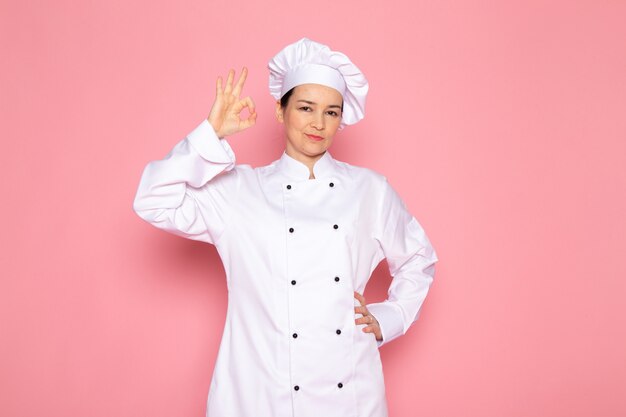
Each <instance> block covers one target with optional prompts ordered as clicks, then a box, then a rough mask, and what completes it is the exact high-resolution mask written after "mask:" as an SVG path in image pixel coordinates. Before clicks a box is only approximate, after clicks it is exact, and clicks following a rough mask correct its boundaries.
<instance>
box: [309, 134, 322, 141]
mask: <svg viewBox="0 0 626 417" xmlns="http://www.w3.org/2000/svg"><path fill="white" fill-rule="evenodd" d="M305 135H306V137H307V138H309V139H311V140H314V141H316V142H319V141H322V140H324V138H323V137H321V136H316V135H309V134H308V133H305Z"/></svg>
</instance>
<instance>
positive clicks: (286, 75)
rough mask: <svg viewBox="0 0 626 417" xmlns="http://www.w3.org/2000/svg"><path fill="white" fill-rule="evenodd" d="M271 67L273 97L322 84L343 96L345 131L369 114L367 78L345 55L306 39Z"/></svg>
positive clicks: (301, 40)
mask: <svg viewBox="0 0 626 417" xmlns="http://www.w3.org/2000/svg"><path fill="white" fill-rule="evenodd" d="M268 67H269V70H270V94H271V95H272V97H274V98H275V99H276V100H280V99H281V97H282V96H284V95H285V93H287V92H288V91H289V90H291V89H292V88H294V87H296V86H298V85H301V84H321V85H325V86H327V87H331V88H334V89H335V90H337V91H339V92H340V93H341V95H342V97H343V115H342V118H341V125H340V127H341V128H343V127H344V126H345V125H352V124H355V123H356V122H358V121H359V120H361V119H362V118H363V116H364V115H365V98H366V96H367V90H368V88H369V87H368V83H367V79H366V78H365V76H364V75H363V73H361V71H360V70H359V69H358V68H357V67H356V65H354V64H353V63H352V62H351V61H350V59H349V58H348V57H347V56H345V55H344V54H342V53H341V52H337V51H331V50H330V48H329V47H328V46H326V45H322V44H321V43H317V42H314V41H312V40H310V39H307V38H302V39H300V40H299V41H298V42H296V43H292V44H291V45H287V46H286V47H285V48H284V49H283V50H282V51H280V52H279V53H278V54H276V56H275V57H274V58H272V59H271V60H270V62H269V64H268Z"/></svg>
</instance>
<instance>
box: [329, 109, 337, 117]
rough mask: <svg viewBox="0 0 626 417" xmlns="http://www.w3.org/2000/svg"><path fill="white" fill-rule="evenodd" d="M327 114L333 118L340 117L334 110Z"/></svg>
mask: <svg viewBox="0 0 626 417" xmlns="http://www.w3.org/2000/svg"><path fill="white" fill-rule="evenodd" d="M326 113H327V114H329V115H330V116H332V117H338V116H339V113H337V112H336V111H334V110H328V111H327V112H326Z"/></svg>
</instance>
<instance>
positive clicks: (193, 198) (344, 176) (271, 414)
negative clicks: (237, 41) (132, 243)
mask: <svg viewBox="0 0 626 417" xmlns="http://www.w3.org/2000/svg"><path fill="white" fill-rule="evenodd" d="M314 174H315V179H309V170H308V168H307V167H306V166H305V165H304V164H302V163H300V162H298V161H296V160H295V159H292V158H291V157H289V156H288V155H287V154H285V153H283V154H282V156H281V157H280V159H278V160H277V161H274V162H273V163H271V164H269V165H267V166H263V167H260V168H252V167H250V166H249V165H236V164H235V155H234V153H233V151H232V149H231V148H230V146H229V144H228V142H227V141H226V140H225V139H219V138H218V137H217V136H216V135H215V132H214V131H213V129H212V127H211V125H210V124H209V123H208V121H206V120H204V121H202V123H201V124H200V125H199V126H198V127H197V128H196V129H194V130H193V131H192V132H191V133H190V134H189V135H188V136H187V137H186V138H185V139H183V140H182V141H181V142H179V143H178V144H177V145H176V146H175V147H174V148H173V149H172V151H171V152H170V153H169V154H168V155H167V157H166V158H165V159H163V160H160V161H153V162H150V163H149V164H148V165H147V166H146V168H145V170H144V172H143V175H142V177H141V181H140V184H139V187H138V190H137V195H136V197H135V202H134V209H135V211H136V212H137V214H138V215H139V216H141V217H142V218H143V219H144V220H146V221H148V222H150V223H152V224H153V225H154V226H156V227H158V228H161V229H163V230H166V231H168V232H171V233H174V234H177V235H180V236H184V237H186V238H189V239H194V240H199V241H204V242H208V243H212V244H214V245H215V246H216V248H217V251H218V253H219V255H220V257H221V259H222V262H223V264H224V269H225V272H226V279H227V285H228V310H227V315H226V323H225V327H224V334H223V337H222V341H221V345H220V349H219V353H218V357H217V361H216V364H215V369H214V373H213V378H212V381H211V387H210V391H209V396H208V402H207V416H208V417H226V416H229V417H250V416H255V417H320V416H324V417H384V416H387V405H386V401H385V386H384V380H383V373H382V365H381V361H380V356H379V352H378V347H379V346H382V345H384V344H386V343H389V342H390V341H392V340H394V339H395V338H397V337H399V336H401V335H402V334H404V333H405V332H406V331H407V329H408V328H409V326H410V325H411V324H412V323H413V322H414V321H415V320H416V319H417V316H418V313H419V311H420V308H421V305H422V303H423V301H424V298H425V297H426V294H427V292H428V289H429V286H430V285H431V283H432V280H433V276H434V265H435V262H437V255H436V253H435V251H434V249H433V247H432V246H431V244H430V242H429V240H428V238H427V236H426V234H425V233H424V230H423V229H422V227H421V226H420V224H419V223H418V222H417V220H416V219H415V218H414V217H413V216H412V215H411V214H410V213H409V212H408V211H407V209H406V207H405V205H404V204H403V202H402V200H401V199H400V197H399V196H398V194H397V193H396V192H395V191H394V190H393V188H392V187H391V186H390V185H389V184H388V182H387V181H386V179H385V178H384V177H383V176H381V175H380V174H377V173H376V172H374V171H372V170H369V169H365V168H360V167H356V166H352V165H349V164H347V163H344V162H340V161H336V160H334V159H333V158H332V157H331V155H330V153H329V152H328V151H327V152H326V153H325V154H324V156H323V157H322V158H321V159H319V160H318V161H317V163H316V164H315V166H314ZM331 184H332V186H331ZM335 225H336V226H337V227H336V228H335ZM290 228H292V229H293V232H290ZM384 258H387V262H388V265H389V270H390V273H391V275H392V276H393V280H392V282H391V285H390V287H389V297H388V299H387V300H386V301H384V302H381V303H372V304H369V305H368V308H369V310H370V311H371V312H372V314H373V315H374V316H375V317H376V318H377V320H378V321H379V323H380V325H381V329H382V333H383V338H384V339H383V341H382V342H377V341H376V339H375V337H374V335H373V334H371V333H364V332H363V331H362V328H363V327H365V325H358V326H357V325H355V323H354V319H355V318H357V317H360V315H355V314H354V310H353V308H354V306H355V305H358V304H359V303H358V301H357V300H355V299H354V298H353V291H358V292H360V293H363V291H364V289H365V285H366V284H367V282H368V280H369V278H370V276H371V273H372V271H373V270H374V269H375V268H376V266H377V265H378V263H379V262H380V261H381V260H382V259H384ZM336 277H338V278H339V280H336ZM292 282H293V284H292ZM337 330H340V334H338V333H339V332H337ZM294 334H297V337H295V338H294V337H293V335H294ZM339 383H341V384H342V387H339V385H338V384H339ZM296 385H297V386H298V387H299V389H298V390H295V389H294V387H295V386H296Z"/></svg>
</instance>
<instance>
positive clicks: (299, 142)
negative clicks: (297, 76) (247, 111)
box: [276, 84, 343, 163]
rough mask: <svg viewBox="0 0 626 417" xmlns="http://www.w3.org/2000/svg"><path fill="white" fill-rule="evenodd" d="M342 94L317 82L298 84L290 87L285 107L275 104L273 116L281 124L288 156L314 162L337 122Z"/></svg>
mask: <svg viewBox="0 0 626 417" xmlns="http://www.w3.org/2000/svg"><path fill="white" fill-rule="evenodd" d="M342 104H343V98H342V97H341V94H340V93H339V91H337V90H335V89H334V88H331V87H326V86H324V85H320V84H302V85H299V86H297V87H296V88H295V89H294V90H293V94H292V95H291V97H289V102H288V103H287V106H286V107H285V108H282V107H281V106H280V102H278V103H277V104H276V117H277V118H278V121H279V122H280V123H283V124H284V125H285V134H286V135H287V144H286V149H285V151H286V152H287V155H289V156H291V157H292V158H294V159H296V160H298V161H301V162H304V163H307V162H309V163H310V162H315V161H316V160H317V159H319V158H320V157H321V156H322V154H323V153H324V152H325V151H326V149H328V147H329V146H330V145H331V143H332V142H333V137H334V136H335V133H336V132H337V129H338V128H339V124H340V123H341V106H342Z"/></svg>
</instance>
